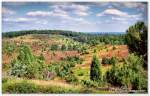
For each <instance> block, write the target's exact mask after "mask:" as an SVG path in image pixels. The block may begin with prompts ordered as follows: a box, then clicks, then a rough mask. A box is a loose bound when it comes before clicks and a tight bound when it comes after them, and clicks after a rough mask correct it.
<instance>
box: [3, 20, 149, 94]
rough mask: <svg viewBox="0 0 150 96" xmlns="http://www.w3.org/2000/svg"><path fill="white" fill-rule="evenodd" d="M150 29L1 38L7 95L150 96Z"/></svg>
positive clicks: (137, 27) (33, 32) (139, 26)
mask: <svg viewBox="0 0 150 96" xmlns="http://www.w3.org/2000/svg"><path fill="white" fill-rule="evenodd" d="M147 37H148V28H147V26H146V25H145V24H144V22H137V23H135V24H134V25H132V26H130V27H129V28H128V29H127V30H126V34H118V35H115V34H89V33H82V32H73V31H66V30H25V31H14V32H3V33H2V92H3V93H102V94H111V93H147V92H148V68H147V67H148V59H147V58H148V52H147V50H148V49H147V45H148V41H147V40H148V38H147Z"/></svg>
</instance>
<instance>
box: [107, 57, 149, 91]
mask: <svg viewBox="0 0 150 96" xmlns="http://www.w3.org/2000/svg"><path fill="white" fill-rule="evenodd" d="M142 64H143V59H142V57H139V56H137V55H135V54H131V55H129V56H128V58H127V59H125V63H124V64H123V66H122V67H121V68H119V67H118V66H116V63H114V64H113V66H112V68H111V70H109V71H108V72H107V73H106V79H107V81H108V82H109V83H111V84H112V85H115V86H126V87H127V88H129V89H134V90H142V89H143V90H147V76H145V75H144V73H143V72H144V71H143V68H142Z"/></svg>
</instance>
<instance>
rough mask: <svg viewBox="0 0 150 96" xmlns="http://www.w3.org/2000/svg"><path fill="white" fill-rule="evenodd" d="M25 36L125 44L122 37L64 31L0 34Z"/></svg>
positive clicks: (90, 42)
mask: <svg viewBox="0 0 150 96" xmlns="http://www.w3.org/2000/svg"><path fill="white" fill-rule="evenodd" d="M26 34H57V35H58V34H59V35H64V36H67V37H70V38H73V39H74V40H76V41H79V42H82V43H87V44H90V45H92V46H95V45H97V44H102V43H103V44H115V45H116V44H117V45H119V44H126V42H125V36H124V35H114V34H104V33H102V34H88V33H81V32H72V31H66V30H25V31H15V32H5V33H2V36H3V37H9V38H12V37H16V36H22V35H26Z"/></svg>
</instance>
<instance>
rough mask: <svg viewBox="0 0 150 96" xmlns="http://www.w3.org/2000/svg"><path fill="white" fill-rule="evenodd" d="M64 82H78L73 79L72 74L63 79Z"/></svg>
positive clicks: (75, 78)
mask: <svg viewBox="0 0 150 96" xmlns="http://www.w3.org/2000/svg"><path fill="white" fill-rule="evenodd" d="M65 80H66V81H67V82H69V83H74V84H76V83H77V82H78V79H77V77H75V76H74V75H73V74H69V75H67V76H66V77H65Z"/></svg>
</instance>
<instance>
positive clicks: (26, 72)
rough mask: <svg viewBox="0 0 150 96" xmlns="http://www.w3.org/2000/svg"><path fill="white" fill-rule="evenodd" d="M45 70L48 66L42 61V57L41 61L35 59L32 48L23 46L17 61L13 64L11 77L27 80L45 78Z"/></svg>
mask: <svg viewBox="0 0 150 96" xmlns="http://www.w3.org/2000/svg"><path fill="white" fill-rule="evenodd" d="M42 59H43V58H42ZM44 70H46V64H44V61H43V60H41V57H40V59H39V58H37V57H35V56H34V55H33V54H32V52H31V49H30V47H28V46H26V45H21V46H20V51H19V55H18V57H17V59H15V60H13V61H12V62H11V75H14V76H17V77H26V78H44Z"/></svg>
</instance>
